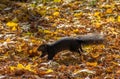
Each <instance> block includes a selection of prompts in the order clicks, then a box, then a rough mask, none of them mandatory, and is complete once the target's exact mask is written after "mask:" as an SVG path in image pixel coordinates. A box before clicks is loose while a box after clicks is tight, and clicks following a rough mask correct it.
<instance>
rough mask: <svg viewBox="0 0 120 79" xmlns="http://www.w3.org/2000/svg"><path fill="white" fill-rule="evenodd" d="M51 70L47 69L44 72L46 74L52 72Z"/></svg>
mask: <svg viewBox="0 0 120 79" xmlns="http://www.w3.org/2000/svg"><path fill="white" fill-rule="evenodd" d="M52 72H53V70H52V69H48V70H47V71H46V72H45V73H46V74H48V73H52Z"/></svg>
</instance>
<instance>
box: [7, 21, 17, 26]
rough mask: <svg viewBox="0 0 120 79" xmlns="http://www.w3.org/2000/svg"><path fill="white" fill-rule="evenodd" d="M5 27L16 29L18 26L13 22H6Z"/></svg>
mask: <svg viewBox="0 0 120 79" xmlns="http://www.w3.org/2000/svg"><path fill="white" fill-rule="evenodd" d="M6 25H7V26H9V27H16V26H18V24H17V23H15V22H8V23H7V24H6Z"/></svg>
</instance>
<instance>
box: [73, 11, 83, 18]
mask: <svg viewBox="0 0 120 79" xmlns="http://www.w3.org/2000/svg"><path fill="white" fill-rule="evenodd" d="M81 15H83V13H82V12H80V13H75V14H74V16H75V17H79V16H81Z"/></svg>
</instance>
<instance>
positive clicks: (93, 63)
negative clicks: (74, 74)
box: [86, 62, 98, 67]
mask: <svg viewBox="0 0 120 79" xmlns="http://www.w3.org/2000/svg"><path fill="white" fill-rule="evenodd" d="M86 64H87V65H88V66H94V67H96V66H97V65H98V63H97V62H87V63H86Z"/></svg>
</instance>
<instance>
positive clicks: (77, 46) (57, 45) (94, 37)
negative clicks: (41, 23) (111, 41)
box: [38, 34, 104, 60]
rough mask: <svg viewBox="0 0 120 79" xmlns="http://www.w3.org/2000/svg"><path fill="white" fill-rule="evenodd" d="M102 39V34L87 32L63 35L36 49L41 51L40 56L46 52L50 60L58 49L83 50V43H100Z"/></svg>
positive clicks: (79, 51)
mask: <svg viewBox="0 0 120 79" xmlns="http://www.w3.org/2000/svg"><path fill="white" fill-rule="evenodd" d="M103 41H104V37H103V35H100V34H87V35H82V36H77V37H63V38H61V39H59V40H58V41H56V42H54V43H51V44H42V45H40V46H39V47H38V51H42V55H41V57H44V56H45V55H47V54H48V60H52V59H53V57H54V56H55V55H56V54H57V53H58V52H60V51H63V50H70V51H71V52H78V53H79V54H80V53H81V52H83V50H82V46H81V45H83V44H87V45H88V44H101V43H103Z"/></svg>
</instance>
